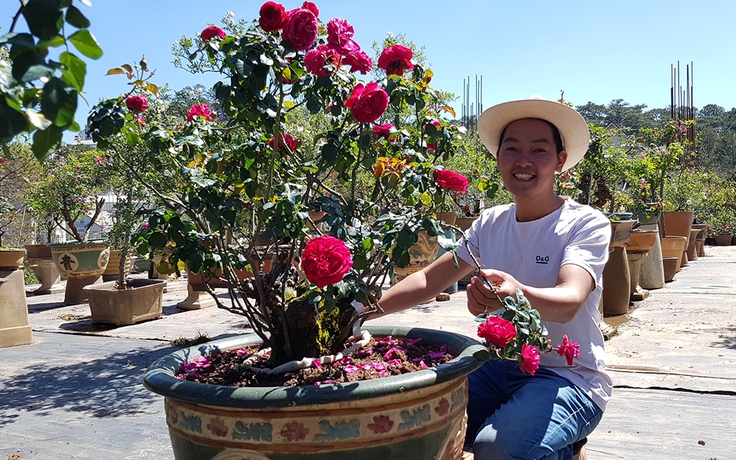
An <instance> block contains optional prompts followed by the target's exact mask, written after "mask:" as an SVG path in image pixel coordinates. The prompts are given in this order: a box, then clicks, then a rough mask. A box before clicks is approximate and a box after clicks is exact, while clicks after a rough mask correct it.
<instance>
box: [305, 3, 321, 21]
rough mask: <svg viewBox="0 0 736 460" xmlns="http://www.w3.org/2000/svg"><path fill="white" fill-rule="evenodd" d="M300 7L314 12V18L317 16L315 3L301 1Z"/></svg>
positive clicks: (317, 9)
mask: <svg viewBox="0 0 736 460" xmlns="http://www.w3.org/2000/svg"><path fill="white" fill-rule="evenodd" d="M302 9H304V10H309V11H311V12H312V14H314V17H315V18H319V8H317V5H315V4H314V3H312V2H304V3H302Z"/></svg>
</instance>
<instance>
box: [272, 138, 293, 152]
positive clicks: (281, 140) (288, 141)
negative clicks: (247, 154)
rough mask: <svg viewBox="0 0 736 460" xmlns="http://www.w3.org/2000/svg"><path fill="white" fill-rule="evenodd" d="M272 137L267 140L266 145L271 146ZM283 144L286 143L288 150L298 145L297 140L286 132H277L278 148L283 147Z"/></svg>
mask: <svg viewBox="0 0 736 460" xmlns="http://www.w3.org/2000/svg"><path fill="white" fill-rule="evenodd" d="M273 144H274V141H273V137H272V138H271V140H270V141H268V146H269V147H271V148H273ZM284 144H285V145H286V148H287V149H288V150H289V152H293V151H294V150H296V148H297V147H299V141H298V140H296V139H294V138H293V137H291V136H290V135H288V134H279V149H283V148H284Z"/></svg>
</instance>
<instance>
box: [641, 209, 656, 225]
mask: <svg viewBox="0 0 736 460" xmlns="http://www.w3.org/2000/svg"><path fill="white" fill-rule="evenodd" d="M660 217H662V211H660V210H659V209H652V210H648V211H639V212H637V213H636V220H638V221H639V223H640V224H642V225H646V224H656V223H658V222H659V218H660Z"/></svg>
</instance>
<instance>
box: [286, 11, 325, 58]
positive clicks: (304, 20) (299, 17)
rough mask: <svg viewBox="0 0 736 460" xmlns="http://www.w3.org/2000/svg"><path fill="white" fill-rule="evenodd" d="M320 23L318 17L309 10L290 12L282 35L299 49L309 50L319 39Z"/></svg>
mask: <svg viewBox="0 0 736 460" xmlns="http://www.w3.org/2000/svg"><path fill="white" fill-rule="evenodd" d="M318 33H319V24H318V23H317V17H316V16H315V15H314V13H312V12H311V11H309V10H305V9H298V10H296V11H290V12H289V22H288V23H287V24H286V28H285V29H284V33H283V35H282V37H283V38H284V40H286V41H287V42H289V43H290V44H291V46H292V47H294V49H295V50H297V51H304V50H308V49H309V48H311V47H312V46H314V43H315V42H316V41H317V34H318Z"/></svg>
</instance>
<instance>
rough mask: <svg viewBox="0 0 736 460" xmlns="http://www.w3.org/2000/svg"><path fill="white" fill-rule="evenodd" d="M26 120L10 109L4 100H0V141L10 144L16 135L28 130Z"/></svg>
mask: <svg viewBox="0 0 736 460" xmlns="http://www.w3.org/2000/svg"><path fill="white" fill-rule="evenodd" d="M28 128H29V126H28V120H27V119H26V117H24V116H23V114H22V113H21V112H19V111H17V110H15V109H13V108H11V107H10V106H9V105H8V104H7V102H6V100H5V98H4V97H3V98H0V140H1V141H3V142H10V141H11V140H12V139H13V138H14V137H15V136H16V135H17V134H20V133H22V132H23V131H26V130H28Z"/></svg>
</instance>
